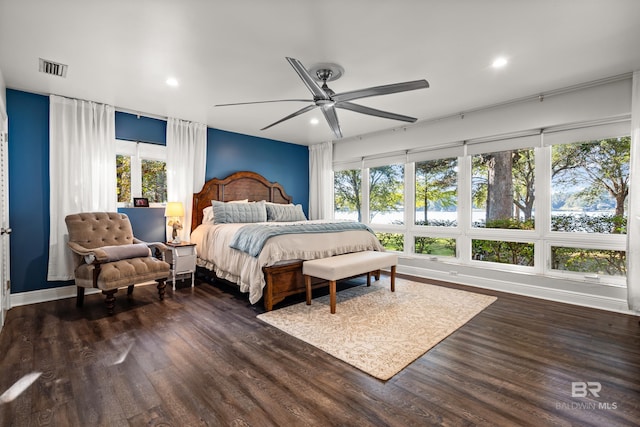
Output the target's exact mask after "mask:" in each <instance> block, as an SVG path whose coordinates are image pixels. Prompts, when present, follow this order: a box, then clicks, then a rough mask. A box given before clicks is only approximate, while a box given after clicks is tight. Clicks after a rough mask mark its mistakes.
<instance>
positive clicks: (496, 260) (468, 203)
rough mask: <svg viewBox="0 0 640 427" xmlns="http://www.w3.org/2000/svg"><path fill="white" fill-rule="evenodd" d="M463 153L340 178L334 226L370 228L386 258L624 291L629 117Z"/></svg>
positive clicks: (490, 141)
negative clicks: (345, 221) (339, 222)
mask: <svg viewBox="0 0 640 427" xmlns="http://www.w3.org/2000/svg"><path fill="white" fill-rule="evenodd" d="M460 147H464V148H460V149H459V150H457V149H456V146H450V147H446V148H441V149H435V150H433V151H427V152H425V151H419V152H416V153H404V154H403V155H397V152H393V153H390V154H389V156H388V157H387V158H385V157H381V156H380V155H376V156H375V157H372V158H371V159H367V158H364V159H362V161H361V164H362V169H353V170H344V171H337V172H336V175H335V182H334V185H335V206H336V212H335V214H336V218H349V219H357V220H358V221H362V222H366V223H367V224H368V225H369V226H370V227H371V228H372V229H373V230H374V231H375V233H376V236H377V237H378V239H379V240H380V242H381V243H382V245H383V246H384V247H385V248H386V249H387V250H391V251H396V252H401V253H405V254H408V255H411V256H412V258H414V259H419V260H426V261H429V262H438V261H444V262H446V263H451V264H461V265H472V266H481V265H483V266H490V268H492V269H496V270H498V269H499V270H501V271H509V272H523V273H527V274H539V275H541V276H546V277H553V278H556V279H559V278H562V279H571V280H576V281H578V282H588V283H599V284H602V285H613V286H625V285H626V283H625V278H626V274H627V269H626V261H627V254H626V236H625V234H626V233H627V218H628V216H629V215H630V214H629V212H628V209H629V207H628V200H627V199H628V195H629V194H630V193H631V188H630V185H631V184H630V147H631V138H630V136H629V122H628V121H626V120H620V121H611V122H606V123H603V122H596V123H587V124H581V125H580V126H563V127H558V128H553V129H547V130H545V131H544V132H543V135H542V136H541V132H540V131H536V130H533V131H532V130H528V131H525V132H522V133H519V134H514V135H513V136H510V135H504V137H500V138H482V139H477V140H467V141H466V142H465V143H464V144H461V145H460ZM349 165H350V166H349V167H357V164H356V163H350V164H349ZM361 177H362V178H361ZM536 212H537V215H538V218H536ZM442 258H444V259H442Z"/></svg>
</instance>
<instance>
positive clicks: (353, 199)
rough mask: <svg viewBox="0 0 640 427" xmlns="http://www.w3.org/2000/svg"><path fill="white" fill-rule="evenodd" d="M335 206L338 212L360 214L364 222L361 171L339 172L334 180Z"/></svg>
mask: <svg viewBox="0 0 640 427" xmlns="http://www.w3.org/2000/svg"><path fill="white" fill-rule="evenodd" d="M333 188H334V194H335V196H334V198H335V200H334V204H335V209H337V210H343V209H345V210H349V211H355V212H357V213H358V221H359V222H360V221H362V213H361V211H362V210H361V207H362V199H361V197H362V178H361V173H360V170H359V169H351V170H343V171H338V172H336V173H335V174H334V178H333Z"/></svg>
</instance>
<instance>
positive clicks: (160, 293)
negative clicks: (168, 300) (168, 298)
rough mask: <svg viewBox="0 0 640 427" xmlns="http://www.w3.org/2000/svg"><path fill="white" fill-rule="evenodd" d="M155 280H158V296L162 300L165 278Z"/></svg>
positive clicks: (165, 285)
mask: <svg viewBox="0 0 640 427" xmlns="http://www.w3.org/2000/svg"><path fill="white" fill-rule="evenodd" d="M156 282H158V298H160V301H162V300H164V289H165V288H166V287H167V284H166V283H165V279H158V280H156Z"/></svg>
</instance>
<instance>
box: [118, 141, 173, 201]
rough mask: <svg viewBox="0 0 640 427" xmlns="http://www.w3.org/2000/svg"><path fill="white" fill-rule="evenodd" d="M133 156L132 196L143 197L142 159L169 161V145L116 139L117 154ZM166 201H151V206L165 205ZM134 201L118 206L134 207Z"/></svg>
mask: <svg viewBox="0 0 640 427" xmlns="http://www.w3.org/2000/svg"><path fill="white" fill-rule="evenodd" d="M118 155H121V156H130V157H131V197H142V161H143V160H154V161H161V162H165V163H166V162H167V146H166V145H160V144H152V143H148V142H140V141H127V140H123V139H116V156H118ZM165 205H166V202H165V203H158V202H150V203H149V207H150V208H160V207H165ZM132 206H133V205H132V201H129V202H118V203H117V207H118V208H128V207H132Z"/></svg>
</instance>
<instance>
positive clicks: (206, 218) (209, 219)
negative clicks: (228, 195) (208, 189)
mask: <svg viewBox="0 0 640 427" xmlns="http://www.w3.org/2000/svg"><path fill="white" fill-rule="evenodd" d="M212 202H213V200H212ZM248 202H249V199H243V200H232V201H230V202H226V203H248ZM202 223H203V224H214V216H213V208H212V207H211V206H208V207H206V208H204V209H203V210H202Z"/></svg>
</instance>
